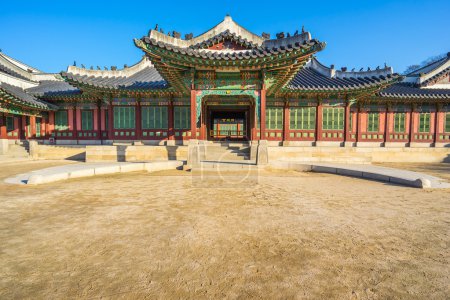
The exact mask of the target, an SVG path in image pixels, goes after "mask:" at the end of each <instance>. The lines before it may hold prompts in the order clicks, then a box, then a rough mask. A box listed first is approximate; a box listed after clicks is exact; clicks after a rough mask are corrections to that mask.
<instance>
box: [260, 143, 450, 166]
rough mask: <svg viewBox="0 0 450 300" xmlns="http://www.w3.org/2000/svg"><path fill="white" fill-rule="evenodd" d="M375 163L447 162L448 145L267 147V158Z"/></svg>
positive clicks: (449, 156)
mask: <svg viewBox="0 0 450 300" xmlns="http://www.w3.org/2000/svg"><path fill="white" fill-rule="evenodd" d="M274 160H284V161H303V162H338V163H353V164H364V163H367V164H369V163H375V162H398V163H402V162H405V163H407V162H408V163H409V162H422V163H439V162H450V148H379V147H375V148H370V147H364V148H359V147H269V161H274Z"/></svg>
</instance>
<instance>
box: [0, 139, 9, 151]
mask: <svg viewBox="0 0 450 300" xmlns="http://www.w3.org/2000/svg"><path fill="white" fill-rule="evenodd" d="M8 149H9V141H8V140H7V139H0V154H6V153H7V152H8Z"/></svg>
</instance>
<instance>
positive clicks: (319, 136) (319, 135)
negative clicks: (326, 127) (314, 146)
mask: <svg viewBox="0 0 450 300" xmlns="http://www.w3.org/2000/svg"><path fill="white" fill-rule="evenodd" d="M322 109H323V107H322V101H321V100H320V99H318V100H317V109H316V120H317V121H316V122H317V123H316V142H318V141H321V140H322Z"/></svg>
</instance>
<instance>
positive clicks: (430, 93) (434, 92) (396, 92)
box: [378, 53, 450, 101]
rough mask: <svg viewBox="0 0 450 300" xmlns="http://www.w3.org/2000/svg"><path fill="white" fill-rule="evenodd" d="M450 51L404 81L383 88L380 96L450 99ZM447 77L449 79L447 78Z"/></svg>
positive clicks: (412, 73) (408, 75)
mask: <svg viewBox="0 0 450 300" xmlns="http://www.w3.org/2000/svg"><path fill="white" fill-rule="evenodd" d="M449 74H450V53H448V54H447V56H446V57H444V58H442V59H440V60H438V61H435V62H433V63H430V64H428V65H426V66H424V67H422V68H420V69H418V70H416V71H414V72H411V73H409V74H407V75H406V76H405V78H404V79H403V81H402V82H400V83H396V84H393V85H392V86H390V87H388V88H386V89H384V90H381V91H380V92H379V93H378V96H381V97H385V98H396V99H424V100H426V99H430V100H432V99H444V100H447V101H448V100H449V99H450V80H449V79H448V78H449ZM445 78H447V79H445Z"/></svg>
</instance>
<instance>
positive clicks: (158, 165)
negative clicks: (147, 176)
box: [144, 160, 183, 172]
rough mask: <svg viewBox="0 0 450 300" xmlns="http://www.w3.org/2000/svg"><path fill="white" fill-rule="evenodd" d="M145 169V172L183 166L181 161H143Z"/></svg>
mask: <svg viewBox="0 0 450 300" xmlns="http://www.w3.org/2000/svg"><path fill="white" fill-rule="evenodd" d="M144 168H145V170H147V172H156V171H163V170H176V169H180V168H183V162H182V161H173V160H172V161H158V162H150V163H145V166H144Z"/></svg>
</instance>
